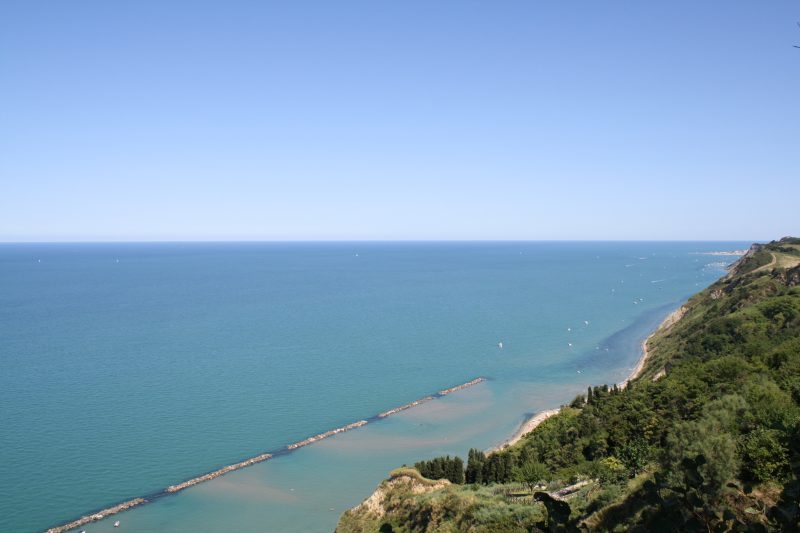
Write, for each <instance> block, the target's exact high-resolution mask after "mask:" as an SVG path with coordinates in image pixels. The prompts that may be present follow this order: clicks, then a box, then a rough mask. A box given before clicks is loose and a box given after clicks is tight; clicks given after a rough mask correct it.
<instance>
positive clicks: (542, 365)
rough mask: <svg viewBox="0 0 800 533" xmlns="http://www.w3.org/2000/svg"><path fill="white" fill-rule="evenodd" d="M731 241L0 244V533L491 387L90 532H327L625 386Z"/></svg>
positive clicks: (715, 272) (37, 526) (716, 269)
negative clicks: (395, 493)
mask: <svg viewBox="0 0 800 533" xmlns="http://www.w3.org/2000/svg"><path fill="white" fill-rule="evenodd" d="M745 246H746V243H701V242H691V243H663V242H662V243H646V242H639V243H335V244H320V243H305V244H299V243H292V244H275V243H245V244H209V243H207V244H174V243H173V244H91V245H89V244H58V245H52V244H51V245H38V244H37V245H33V244H27V245H12V244H4V245H0V340H1V343H0V530H2V531H36V530H41V529H44V528H46V527H48V526H51V525H55V524H57V523H61V522H64V521H68V520H71V519H74V518H76V517H78V516H80V515H81V514H84V513H86V512H88V511H92V510H96V509H99V508H103V507H106V506H108V505H110V504H113V503H116V502H119V501H122V500H127V499H130V498H133V497H136V496H141V495H146V494H151V493H154V492H157V491H159V490H161V489H163V488H164V487H166V486H168V485H170V484H173V483H176V482H178V481H182V480H184V479H186V478H190V477H193V476H195V475H198V474H201V473H203V472H206V471H209V470H213V469H215V468H219V467H220V466H222V465H225V464H229V463H232V462H236V461H239V460H242V459H244V458H246V457H249V456H252V455H256V454H259V453H263V452H264V451H270V450H274V449H279V448H281V447H282V446H285V445H286V444H288V443H291V442H295V441H298V440H301V439H303V438H305V437H307V436H310V435H313V434H316V433H319V432H322V431H325V430H327V429H331V428H333V427H337V426H341V425H344V424H346V423H349V422H352V421H355V420H359V419H361V418H365V417H369V416H372V415H374V414H376V413H379V412H381V411H384V410H387V409H389V408H392V407H395V406H398V405H401V404H405V403H407V402H409V401H412V400H414V399H417V398H420V397H423V396H426V395H428V394H430V393H432V392H435V391H438V390H441V389H443V388H446V387H450V386H453V385H456V384H459V383H462V382H464V381H467V380H469V379H472V378H473V377H476V376H485V377H487V378H489V381H488V382H486V383H484V384H481V385H479V386H477V387H474V388H472V389H469V390H467V391H462V392H459V393H457V394H453V395H451V396H449V397H447V398H444V399H441V400H436V401H435V402H430V403H428V404H425V405H423V406H421V407H418V408H415V409H412V410H410V411H406V412H404V413H403V414H401V415H397V416H395V417H392V418H390V419H387V420H384V421H381V422H379V423H375V424H371V425H368V426H366V427H364V428H361V429H358V430H355V431H352V432H350V433H347V434H343V435H339V436H336V437H334V438H332V439H329V440H327V441H324V442H322V443H319V444H316V445H313V446H310V447H307V448H304V449H302V450H299V451H297V452H295V453H292V454H290V455H287V456H283V457H279V458H275V459H273V460H271V461H268V462H267V463H263V464H260V465H258V466H254V467H251V468H248V469H245V470H242V471H238V472H236V473H233V474H230V475H227V476H224V477H223V478H219V479H217V480H214V481H212V482H209V483H206V484H203V485H199V486H197V487H195V488H192V489H189V490H187V491H185V492H183V493H181V494H179V495H176V496H171V497H166V498H161V499H159V500H158V501H156V502H154V503H152V504H150V505H147V506H144V507H141V508H138V509H135V510H132V511H129V512H126V513H123V514H120V515H117V517H115V518H113V519H112V520H110V521H109V520H107V521H105V522H100V523H96V524H90V525H89V526H86V528H85V529H86V530H87V531H90V532H91V531H106V530H112V529H113V527H112V525H111V524H112V522H113V521H114V520H120V521H121V522H122V525H123V527H124V528H125V529H126V530H129V531H225V530H227V531H230V530H270V531H330V530H332V529H333V527H334V526H335V524H336V521H337V518H338V516H339V514H340V513H341V512H342V511H343V510H344V509H346V508H348V507H351V506H353V505H355V504H357V503H358V502H359V501H360V500H361V499H363V498H364V497H365V496H367V495H368V494H369V493H370V492H371V491H372V489H373V488H374V486H375V484H376V483H377V482H378V481H380V479H382V478H383V477H385V475H386V473H387V471H388V470H390V469H392V468H394V467H396V466H398V465H400V464H403V463H411V462H414V461H416V460H419V459H421V458H425V457H430V456H434V455H438V454H442V453H450V454H453V453H460V454H462V455H464V454H465V452H466V450H467V449H468V448H470V447H482V448H486V447H489V446H491V445H493V444H496V443H497V442H500V441H502V440H503V439H504V438H505V437H507V436H508V435H509V434H510V433H512V432H513V431H514V429H515V428H516V427H517V426H518V425H519V423H520V422H521V421H522V420H523V419H524V417H525V416H526V414H528V413H531V412H535V411H538V410H541V409H544V408H548V407H553V406H556V405H559V404H560V403H564V402H567V401H569V400H570V399H571V398H572V397H573V396H574V395H575V394H576V393H577V392H579V391H582V390H584V389H585V387H586V386H587V385H589V384H598V383H603V382H609V383H611V382H615V381H620V380H622V379H624V377H625V376H626V375H627V373H628V372H629V370H630V368H631V367H632V366H633V365H634V364H635V361H636V359H637V358H638V347H639V344H640V343H641V341H642V339H643V338H644V337H645V336H646V335H647V334H648V332H649V331H650V330H652V329H653V328H654V327H655V326H656V325H657V324H658V322H659V321H660V320H661V319H662V318H663V316H664V315H666V314H667V313H668V312H669V311H670V310H671V309H672V308H674V307H677V306H678V305H679V304H680V303H681V302H682V301H683V300H684V299H685V298H687V297H688V296H689V295H691V294H692V293H694V292H696V291H697V290H699V289H701V288H702V287H704V286H706V285H708V284H709V283H711V282H712V281H713V280H715V279H716V278H718V277H719V276H720V275H722V273H723V270H722V265H721V264H722V263H727V262H730V260H732V259H733V258H730V257H719V256H709V255H700V254H698V253H697V252H707V251H713V250H732V249H737V248H742V247H745ZM500 341H502V342H503V344H504V348H503V349H502V350H501V349H499V348H498V346H497V344H498V342H500ZM579 371H580V372H579ZM117 531H118V530H117Z"/></svg>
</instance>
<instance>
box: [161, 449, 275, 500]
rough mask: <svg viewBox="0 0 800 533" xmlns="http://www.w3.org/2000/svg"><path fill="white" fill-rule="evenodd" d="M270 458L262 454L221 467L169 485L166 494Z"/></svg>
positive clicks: (268, 454) (266, 454)
mask: <svg viewBox="0 0 800 533" xmlns="http://www.w3.org/2000/svg"><path fill="white" fill-rule="evenodd" d="M270 457H272V454H271V453H262V454H261V455H257V456H255V457H251V458H250V459H246V460H244V461H242V462H240V463H235V464H232V465H228V466H223V467H222V468H220V469H219V470H214V471H213V472H209V473H208V474H204V475H202V476H198V477H195V478H192V479H189V480H187V481H184V482H183V483H178V484H177V485H170V486H169V487H167V489H166V492H168V493H170V494H172V493H175V492H180V491H182V490H183V489H188V488H189V487H192V486H194V485H197V484H198V483H203V482H204V481H211V480H212V479H214V478H216V477H219V476H222V475H225V474H227V473H228V472H233V471H234V470H239V469H240V468H244V467H246V466H250V465H254V464H256V463H260V462H262V461H266V460H267V459H269V458H270Z"/></svg>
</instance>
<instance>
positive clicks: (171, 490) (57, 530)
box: [46, 378, 486, 533]
mask: <svg viewBox="0 0 800 533" xmlns="http://www.w3.org/2000/svg"><path fill="white" fill-rule="evenodd" d="M483 381H486V379H485V378H475V379H473V380H470V381H467V382H466V383H462V384H461V385H456V386H455V387H451V388H449V389H444V390H441V391H439V392H437V393H436V394H433V395H431V396H425V397H424V398H420V399H419V400H415V401H413V402H411V403H407V404H405V405H401V406H400V407H395V408H394V409H390V410H388V411H384V412H383V413H380V414H378V415H375V416H372V417H370V418H368V419H366V420H359V421H357V422H352V423H350V424H347V425H346V426H341V427H338V428H335V429H331V430H329V431H326V432H324V433H320V434H318V435H314V436H313V437H308V438H307V439H304V440H301V441H299V442H295V443H294V444H289V445H287V446H286V447H284V448H281V449H279V450H276V451H273V452H271V453H262V454H260V455H256V456H255V457H251V458H249V459H245V460H244V461H240V462H238V463H234V464H231V465H228V466H223V467H222V468H220V469H218V470H214V471H213V472H209V473H207V474H203V475H202V476H197V477H194V478H192V479H188V480H186V481H184V482H182V483H178V484H176V485H170V486H169V487H167V488H166V489H164V490H162V491H160V492H156V493H154V494H151V495H148V496H146V497H145V498H135V499H133V500H129V501H126V502H122V503H119V504H117V505H114V506H112V507H109V508H107V509H103V510H102V511H97V512H94V513H91V514H87V515H85V516H82V517H80V518H78V519H77V520H73V521H72V522H69V523H66V524H62V525H59V526H55V527H52V528H50V529H48V530H47V531H46V533H63V532H65V531H69V530H71V529H75V528H78V527H80V526H84V525H86V524H88V523H90V522H95V521H97V520H102V519H104V518H108V517H109V516H111V515H114V514H117V513H120V512H122V511H125V510H127V509H130V508H131V507H135V506H137V505H141V504H143V503H149V502H151V501H153V500H156V499H158V498H161V497H163V496H167V495H170V494H175V493H177V492H180V491H182V490H184V489H188V488H189V487H193V486H195V485H198V484H200V483H203V482H206V481H211V480H212V479H214V478H218V477H220V476H223V475H225V474H227V473H229V472H233V471H235V470H240V469H242V468H245V467H248V466H251V465H254V464H256V463H261V462H264V461H266V460H268V459H271V458H272V457H274V456H276V455H285V454H287V453H290V452H292V451H294V450H297V449H299V448H302V447H304V446H308V445H309V444H314V443H315V442H319V441H321V440H324V439H327V438H328V437H332V436H334V435H338V434H339V433H344V432H345V431H350V430H351V429H356V428H360V427H362V426H366V425H367V424H369V423H370V422H376V421H378V420H382V419H384V418H386V417H389V416H392V415H395V414H397V413H399V412H401V411H405V410H406V409H411V408H412V407H416V406H418V405H421V404H423V403H425V402H428V401H430V400H435V399H436V398H441V397H443V396H447V395H448V394H452V393H454V392H457V391H460V390H463V389H466V388H468V387H472V386H474V385H477V384H478V383H481V382H483Z"/></svg>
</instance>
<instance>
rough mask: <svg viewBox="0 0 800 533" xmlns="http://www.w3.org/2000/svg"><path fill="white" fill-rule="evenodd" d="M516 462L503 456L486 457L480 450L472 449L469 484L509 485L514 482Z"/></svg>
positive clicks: (469, 457)
mask: <svg viewBox="0 0 800 533" xmlns="http://www.w3.org/2000/svg"><path fill="white" fill-rule="evenodd" d="M514 466H515V465H514V462H513V460H512V458H511V457H509V456H507V455H501V454H496V453H495V454H492V455H490V456H489V457H487V456H486V454H485V453H483V452H482V451H480V450H476V449H474V448H473V449H471V450H470V451H469V454H468V455H467V471H466V473H465V478H466V481H467V483H477V484H483V485H488V484H489V483H508V482H509V481H513V480H514Z"/></svg>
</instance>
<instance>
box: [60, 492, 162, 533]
mask: <svg viewBox="0 0 800 533" xmlns="http://www.w3.org/2000/svg"><path fill="white" fill-rule="evenodd" d="M143 503H147V500H145V499H144V498H135V499H133V500H129V501H127V502H122V503H119V504H117V505H115V506H113V507H109V508H108V509H103V510H102V511H98V512H96V513H92V514H87V515H85V516H82V517H80V518H78V519H77V520H74V521H72V522H70V523H69V524H64V525H61V526H56V527H51V528H50V529H48V530H47V532H46V533H63V532H64V531H69V530H70V529H75V528H77V527H81V526H85V525H86V524H88V523H90V522H95V521H97V520H102V519H103V518H106V517H109V516H111V515H114V514H117V513H119V512H122V511H125V510H126V509H130V508H131V507H136V506H137V505H141V504H143Z"/></svg>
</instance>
